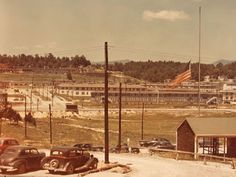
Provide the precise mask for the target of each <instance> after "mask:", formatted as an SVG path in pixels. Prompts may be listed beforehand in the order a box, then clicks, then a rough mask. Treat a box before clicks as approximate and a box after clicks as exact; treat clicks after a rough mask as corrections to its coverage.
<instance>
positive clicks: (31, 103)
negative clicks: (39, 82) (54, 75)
mask: <svg viewBox="0 0 236 177" xmlns="http://www.w3.org/2000/svg"><path fill="white" fill-rule="evenodd" d="M32 96H33V78H32V82H31V91H30V112H31V113H32V105H33V98H32Z"/></svg>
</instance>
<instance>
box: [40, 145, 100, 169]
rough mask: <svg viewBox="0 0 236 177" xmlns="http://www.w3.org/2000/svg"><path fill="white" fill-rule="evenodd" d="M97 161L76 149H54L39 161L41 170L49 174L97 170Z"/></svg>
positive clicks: (87, 153) (88, 154)
mask: <svg viewBox="0 0 236 177" xmlns="http://www.w3.org/2000/svg"><path fill="white" fill-rule="evenodd" d="M97 164H98V159H97V158H95V157H93V155H90V153H89V152H84V151H83V150H81V149H79V148H77V147H55V148H52V149H51V151H50V156H48V157H45V158H44V159H42V161H41V165H42V168H43V169H45V170H48V171H49V173H56V172H60V173H67V174H72V173H74V172H75V171H81V170H89V169H95V168H97Z"/></svg>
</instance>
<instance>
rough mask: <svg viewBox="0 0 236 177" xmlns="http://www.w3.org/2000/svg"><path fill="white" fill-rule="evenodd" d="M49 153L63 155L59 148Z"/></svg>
mask: <svg viewBox="0 0 236 177" xmlns="http://www.w3.org/2000/svg"><path fill="white" fill-rule="evenodd" d="M51 155H55V156H57V155H63V152H62V151H59V150H54V151H52V152H51Z"/></svg>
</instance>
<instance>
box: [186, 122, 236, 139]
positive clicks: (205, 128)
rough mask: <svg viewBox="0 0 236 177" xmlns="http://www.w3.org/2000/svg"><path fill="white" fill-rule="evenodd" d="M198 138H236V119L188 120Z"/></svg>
mask: <svg viewBox="0 0 236 177" xmlns="http://www.w3.org/2000/svg"><path fill="white" fill-rule="evenodd" d="M186 121H187V122H188V124H189V125H190V127H191V128H192V130H193V132H194V133H195V135H196V136H236V118H187V119H186Z"/></svg>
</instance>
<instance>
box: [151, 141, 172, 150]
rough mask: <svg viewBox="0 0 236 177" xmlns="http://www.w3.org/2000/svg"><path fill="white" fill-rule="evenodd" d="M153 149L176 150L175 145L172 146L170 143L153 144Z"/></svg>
mask: <svg viewBox="0 0 236 177" xmlns="http://www.w3.org/2000/svg"><path fill="white" fill-rule="evenodd" d="M153 147H155V148H159V149H175V145H173V144H171V143H170V142H157V143H155V144H153Z"/></svg>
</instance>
